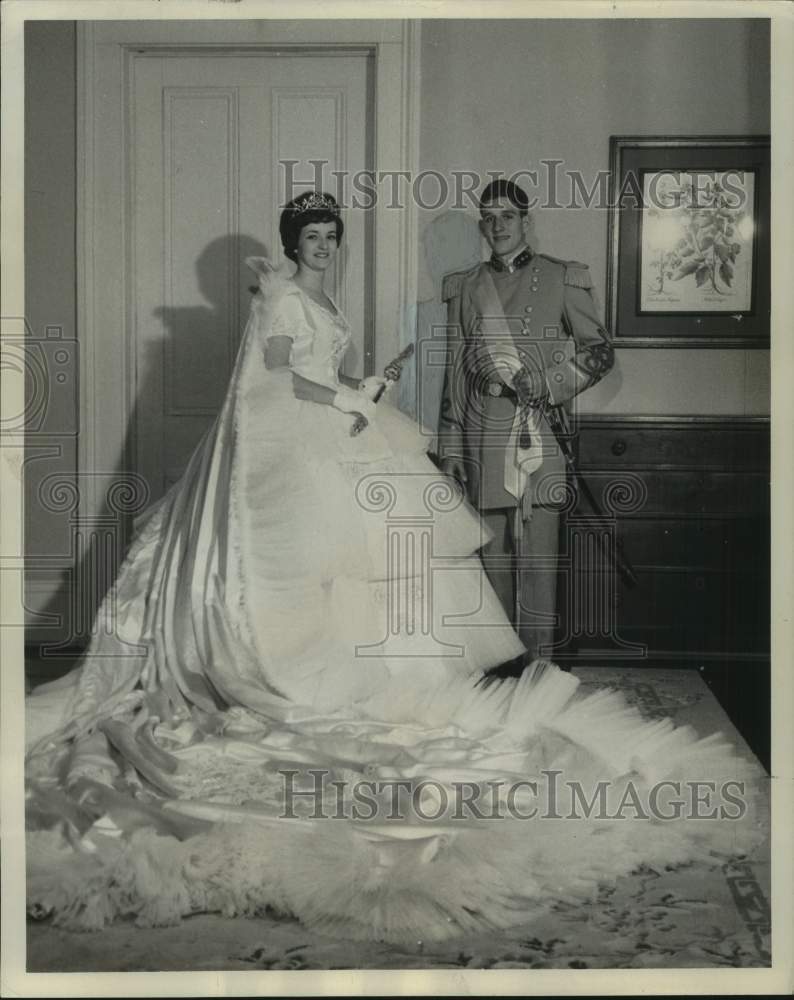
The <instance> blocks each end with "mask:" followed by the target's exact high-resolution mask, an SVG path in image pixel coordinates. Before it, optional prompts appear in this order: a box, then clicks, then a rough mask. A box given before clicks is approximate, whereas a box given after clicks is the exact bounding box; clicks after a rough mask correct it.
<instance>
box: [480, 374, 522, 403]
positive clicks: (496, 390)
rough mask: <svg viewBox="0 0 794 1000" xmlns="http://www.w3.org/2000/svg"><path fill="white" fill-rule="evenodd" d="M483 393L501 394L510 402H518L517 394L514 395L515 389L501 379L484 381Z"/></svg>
mask: <svg viewBox="0 0 794 1000" xmlns="http://www.w3.org/2000/svg"><path fill="white" fill-rule="evenodd" d="M483 395H485V396H502V397H503V398H504V399H509V400H510V401H511V402H512V403H517V402H518V396H517V395H516V391H515V389H512V388H511V387H510V386H509V385H506V384H505V383H504V382H503V381H502V380H501V379H494V380H493V381H492V382H486V383H485V384H484V386H483Z"/></svg>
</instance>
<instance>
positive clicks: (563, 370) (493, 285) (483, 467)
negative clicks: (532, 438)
mask: <svg viewBox="0 0 794 1000" xmlns="http://www.w3.org/2000/svg"><path fill="white" fill-rule="evenodd" d="M515 263H517V264H523V266H518V267H516V268H515V269H514V270H513V271H512V273H511V271H510V270H508V269H506V268H502V267H500V265H499V262H498V261H497V262H494V263H492V262H491V261H489V262H487V263H483V264H480V265H478V266H477V267H476V268H474V269H473V270H471V271H467V272H463V273H456V274H451V275H448V276H447V278H446V279H445V280H444V285H443V298H444V301H445V302H447V304H448V322H449V336H448V352H449V353H448V358H447V370H446V376H445V382H444V392H443V396H442V404H441V419H440V423H439V435H438V441H439V445H438V457H439V458H440V459H443V458H448V457H453V456H454V457H457V458H462V459H463V460H464V461H465V463H466V468H467V474H468V483H467V493H468V495H469V500H470V501H471V503H472V504H473V505H474V506H475V507H478V508H479V509H480V510H488V509H494V508H501V507H516V506H517V505H520V504H523V507H524V511H525V516H530V514H531V506H533V505H540V504H551V505H556V504H559V503H560V501H561V499H562V496H563V493H562V489H564V487H563V483H564V479H565V459H564V456H563V455H562V453H561V451H560V449H559V447H558V446H557V443H556V439H555V437H554V434H553V433H552V430H551V426H550V423H549V418H551V421H552V423H554V424H555V425H556V426H557V427H558V428H559V427H560V425H561V424H562V426H563V427H565V426H567V421H566V420H565V413H564V404H565V403H567V402H568V401H569V400H570V399H572V398H573V397H574V396H575V395H577V393H580V392H582V391H583V390H584V389H587V388H589V387H590V386H591V385H594V384H595V383H596V382H597V381H599V379H601V378H602V377H603V376H604V375H605V374H606V373H607V372H608V371H609V370H610V368H611V367H612V363H613V351H612V346H611V344H610V342H609V339H608V335H607V332H606V330H605V329H604V327H603V325H602V324H601V322H600V320H599V318H598V315H597V313H596V308H595V303H594V302H593V297H592V292H591V288H592V280H591V278H590V272H589V270H588V268H587V266H586V265H585V264H579V263H577V262H576V261H562V260H557V259H556V258H554V257H549V256H547V255H546V254H533V253H532V252H531V251H526V252H524V253H522V254H520V255H519V256H518V257H517V258H516V260H515ZM494 290H495V292H496V296H497V297H498V298H495V296H494ZM494 304H496V305H497V308H498V306H501V311H502V316H500V318H499V324H498V325H501V327H502V328H503V329H504V330H505V331H506V333H505V335H506V336H509V337H510V338H512V343H513V344H514V345H515V350H516V352H517V354H518V358H519V359H520V361H521V363H522V364H524V365H525V366H526V367H527V368H534V369H535V370H536V371H538V372H540V373H542V378H543V379H544V380H545V386H546V389H547V391H548V397H547V403H546V406H545V407H540V408H537V409H535V410H534V416H533V418H532V421H533V425H534V428H535V434H536V435H537V432H538V430H539V432H540V439H541V442H542V446H543V451H542V457H539V458H538V460H537V461H539V462H540V465H539V467H538V468H536V469H535V470H534V471H533V472H532V474H531V475H530V476H529V479H528V482H527V485H526V488H525V491H524V494H523V496H522V497H521V498H520V499H517V498H516V497H515V496H513V495H512V494H511V493H510V492H508V490H507V488H506V484H505V475H506V474H505V454H506V449H507V448H508V443H509V440H510V432H511V428H512V426H513V422H514V419H515V416H516V399H515V396H514V395H513V394H512V393H511V392H510V390H509V388H506V387H505V382H504V381H503V379H500V378H499V377H498V376H497V375H496V374H495V366H494V361H493V352H492V350H489V347H488V343H487V342H486V341H487V338H488V337H490V336H491V335H490V334H489V333H485V334H484V333H483V329H482V327H483V325H484V324H483V317H487V316H489V315H492V314H493V311H494V309H493V307H494ZM507 331H509V334H508V333H507ZM492 391H504V392H505V394H504V395H492V394H491V393H492ZM558 408H559V409H558ZM560 418H561V419H560ZM524 440H525V441H526V440H529V438H528V437H525V438H524Z"/></svg>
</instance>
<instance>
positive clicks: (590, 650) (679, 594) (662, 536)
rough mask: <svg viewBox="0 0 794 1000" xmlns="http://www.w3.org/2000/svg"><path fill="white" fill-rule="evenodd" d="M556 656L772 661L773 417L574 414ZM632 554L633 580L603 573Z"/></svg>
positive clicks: (694, 662) (691, 662)
mask: <svg viewBox="0 0 794 1000" xmlns="http://www.w3.org/2000/svg"><path fill="white" fill-rule="evenodd" d="M574 443H575V447H576V451H577V452H578V467H579V469H580V470H581V472H582V474H583V475H584V476H585V477H586V478H587V480H588V482H589V483H590V485H591V487H592V490H593V493H594V494H595V497H596V499H597V500H598V501H599V503H600V505H601V506H602V509H603V510H604V516H602V517H601V518H597V519H595V520H594V519H593V517H592V515H590V509H589V506H588V504H587V503H586V501H585V500H584V498H583V496H582V495H581V491H576V492H574V491H572V493H571V497H570V498H569V505H568V506H569V510H568V515H567V518H565V519H564V521H565V523H564V526H563V528H562V537H561V540H560V553H561V559H560V578H559V588H560V589H559V601H558V606H559V610H560V615H561V618H560V630H559V633H558V642H557V649H556V651H555V659H557V660H558V661H560V662H563V661H569V660H570V661H576V662H579V663H593V664H595V663H598V662H603V661H605V660H607V661H610V662H626V663H629V662H631V663H632V664H634V665H639V664H641V663H643V662H644V663H648V664H651V663H653V664H654V665H657V666H658V665H660V664H667V665H670V666H675V665H680V666H690V667H698V666H701V665H702V664H704V663H705V664H707V663H709V662H712V663H716V662H723V663H724V662H728V661H732V662H737V661H745V662H746V661H759V662H766V661H768V658H769V615H770V593H769V558H770V513H769V503H770V494H769V421H768V420H767V419H765V418H749V419H734V418H709V419H705V418H657V417H620V418H615V417H609V418H607V417H600V418H599V417H587V418H579V421H578V426H577V433H576V435H575V439H574ZM599 535H600V536H601V540H602V542H603V543H604V545H605V546H609V545H613V544H617V545H618V546H622V547H623V551H624V552H625V554H626V556H627V557H628V558H629V560H630V562H631V564H632V565H633V567H634V570H635V572H636V576H637V586H636V587H634V588H631V587H629V586H628V585H627V584H626V583H625V582H624V581H623V580H622V579H621V578H620V577H619V576H615V575H614V574H612V573H610V572H609V571H608V565H609V564H608V562H607V561H606V559H605V557H604V546H603V545H601V544H600V543H599V539H598V536H599Z"/></svg>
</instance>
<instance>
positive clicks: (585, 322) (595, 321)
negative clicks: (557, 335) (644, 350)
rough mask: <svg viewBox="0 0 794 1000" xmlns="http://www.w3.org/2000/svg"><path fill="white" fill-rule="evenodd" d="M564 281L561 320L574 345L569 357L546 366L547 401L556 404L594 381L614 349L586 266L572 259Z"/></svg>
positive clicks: (608, 366) (601, 374)
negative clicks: (594, 295)
mask: <svg viewBox="0 0 794 1000" xmlns="http://www.w3.org/2000/svg"><path fill="white" fill-rule="evenodd" d="M563 282H564V286H563V293H564V298H563V322H564V324H565V328H566V331H567V333H568V334H569V336H570V337H572V338H573V340H574V343H575V344H576V348H575V351H574V354H573V356H572V357H569V358H567V359H566V360H564V361H562V362H560V363H559V364H557V365H552V366H550V367H548V368H547V369H546V384H547V386H548V389H549V401H550V402H551V403H552V404H554V405H555V406H558V405H559V404H560V403H565V402H567V401H568V400H569V399H572V398H573V397H574V396H576V395H578V394H579V393H580V392H584V391H585V389H589V388H590V387H591V386H593V385H595V384H596V382H599V381H600V380H601V379H602V378H603V377H604V376H605V375H606V374H607V373H608V372H609V371H610V370H611V368H612V365H613V364H614V350H613V347H612V344H611V343H610V341H609V337H608V334H607V331H606V329H605V328H604V326H603V324H602V323H601V320H600V319H599V317H598V312H597V311H596V306H595V302H594V301H593V294H592V285H593V282H592V279H591V278H590V270H589V268H588V267H587V265H586V264H579V263H577V262H575V261H571V262H570V263H568V264H567V265H566V267H565V277H564V279H563Z"/></svg>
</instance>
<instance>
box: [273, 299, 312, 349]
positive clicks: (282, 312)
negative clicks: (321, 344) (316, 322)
mask: <svg viewBox="0 0 794 1000" xmlns="http://www.w3.org/2000/svg"><path fill="white" fill-rule="evenodd" d="M309 330H310V328H309V323H308V317H307V316H306V309H305V308H304V305H303V302H302V301H301V297H300V294H299V293H298V291H297V289H296V290H294V291H293V290H291V289H288V290H284V291H282V292H281V294H280V295H278V296H277V297H276V299H275V301H274V302H273V304H272V308H271V311H270V317H269V322H268V323H267V324H266V325H265V329H264V330H263V336H264V339H265V340H269V339H270V338H271V337H289V339H290V340H292V341H295V340H297V339H298V338H299V337H300V336H301V335H302V334H306V333H308V332H309Z"/></svg>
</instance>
